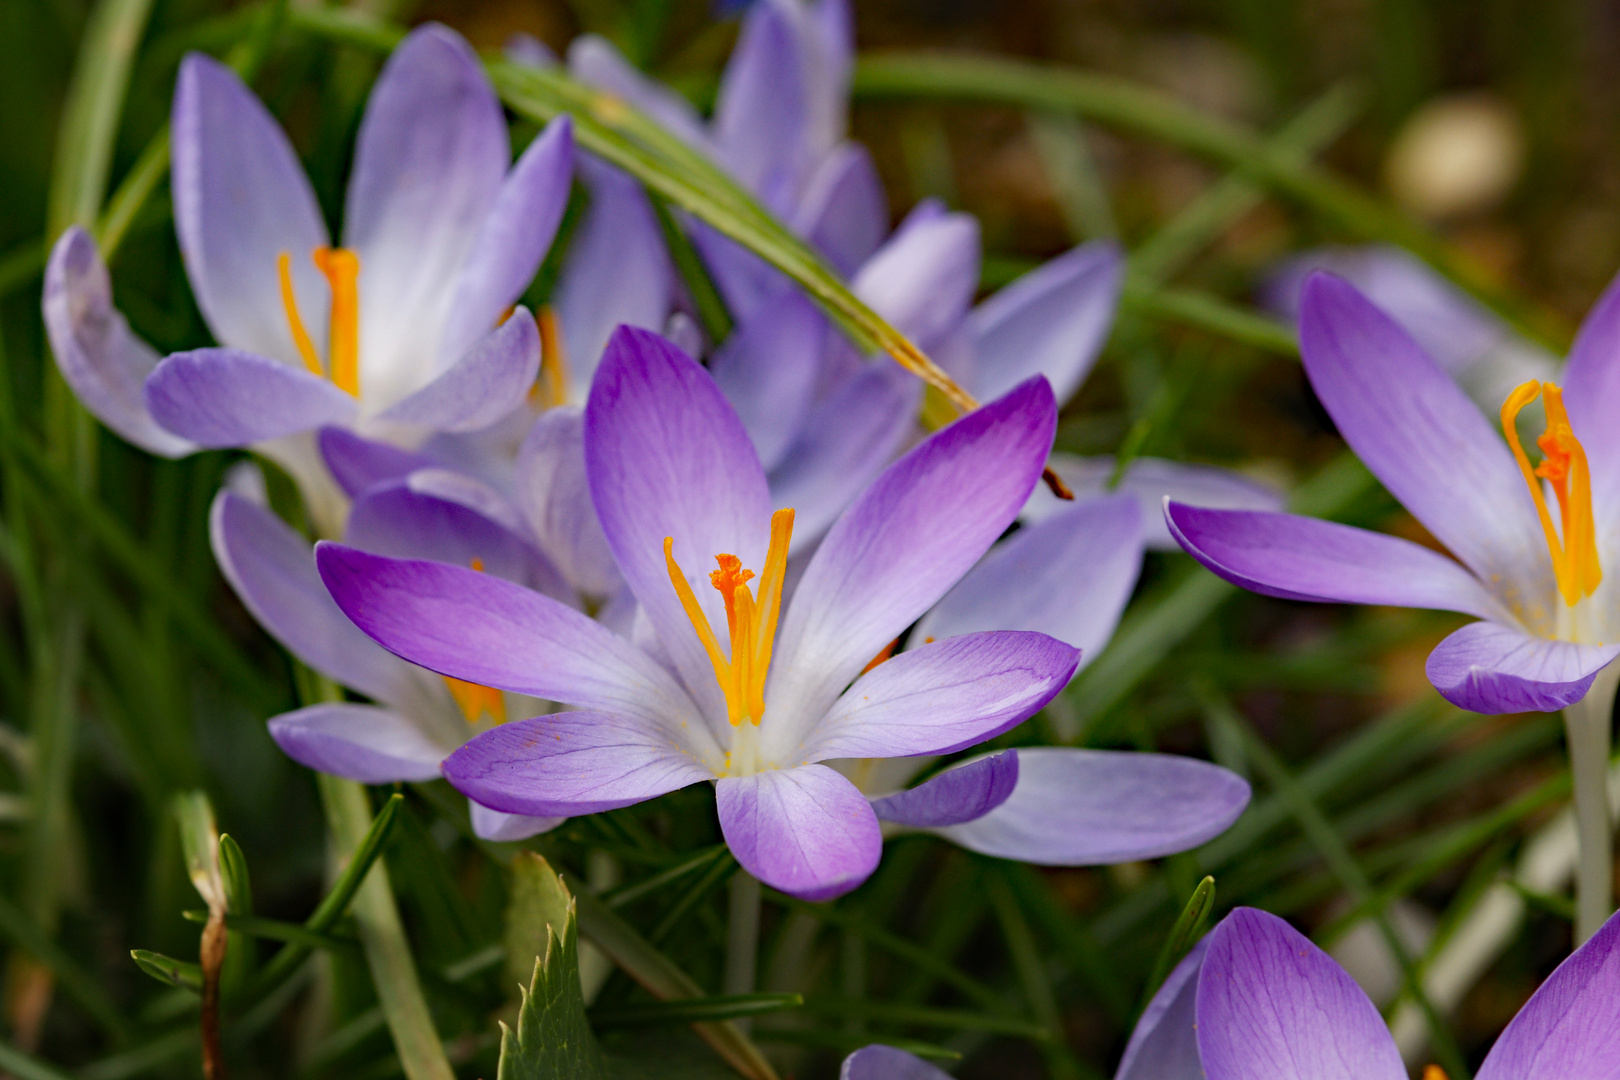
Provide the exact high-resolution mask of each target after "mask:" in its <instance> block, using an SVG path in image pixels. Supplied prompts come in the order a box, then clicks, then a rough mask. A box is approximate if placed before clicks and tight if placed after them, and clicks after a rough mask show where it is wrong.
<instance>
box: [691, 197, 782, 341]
mask: <svg viewBox="0 0 1620 1080" xmlns="http://www.w3.org/2000/svg"><path fill="white" fill-rule="evenodd" d="M685 224H686V228H687V235H688V236H690V237H691V240H692V246H693V247H695V248H697V250H698V253H699V254H700V255H702V256H703V263H704V265H705V266H706V267H708V270H709V277H710V278H712V279H713V280H714V284H715V287H716V288H718V289H719V290H720V296H721V299H723V300H725V302H726V309H727V310H728V311H730V312H731V315H732V317H733V318H734V319H736V320H737V321H739V322H747V321H748V320H750V319H752V318H753V317H754V316H755V315H756V314H757V313H758V312H759V309H760V308H761V307H762V306H763V305H764V303H765V302H766V301H767V300H769V299H770V298H771V297H773V296H775V295H776V294H777V293H779V292H781V291H783V290H784V289H788V288H791V287H792V285H791V283H790V282H789V281H788V279H787V278H786V277H784V276H783V274H782V272H781V271H779V270H777V269H776V268H775V267H774V266H772V265H771V264H770V263H768V262H766V261H765V260H764V259H761V258H760V257H759V256H758V255H755V254H754V253H753V252H752V251H749V250H748V249H747V248H745V247H743V246H742V245H741V244H739V243H737V242H736V241H735V240H732V239H731V238H730V237H728V236H726V235H725V234H723V233H720V232H718V231H716V230H715V229H713V228H711V227H710V226H709V225H707V224H706V223H704V222H702V221H699V220H697V219H695V218H688V219H686V222H685Z"/></svg>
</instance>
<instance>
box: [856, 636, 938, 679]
mask: <svg viewBox="0 0 1620 1080" xmlns="http://www.w3.org/2000/svg"><path fill="white" fill-rule="evenodd" d="M928 640H929V641H932V640H934V639H933V638H929V639H928ZM898 644H900V639H899V638H895V639H894V640H893V641H891V642H889V643H888V644H887V645H885V646H883V648H881V649H879V650H878V654H877V655H876V656H874V657H872V659H870V660H868V661H867V663H866V666H865V667H863V668H861V674H862V675H865V674H866V673H867V672H868V671H871V670H872V669H873V668H875V667H877V666H878V665H879V664H881V663H883V661H885V660H887V659H889V657H891V656H893V655H894V647H895V646H896V645H898Z"/></svg>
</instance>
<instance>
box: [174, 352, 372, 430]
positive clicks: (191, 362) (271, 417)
mask: <svg viewBox="0 0 1620 1080" xmlns="http://www.w3.org/2000/svg"><path fill="white" fill-rule="evenodd" d="M145 394H146V407H147V409H148V410H150V412H151V414H152V418H153V419H154V420H156V421H157V422H158V423H159V424H162V425H163V426H164V427H165V428H166V429H168V430H169V431H171V432H173V433H174V434H176V435H178V436H180V437H181V438H185V439H189V440H191V441H192V442H194V443H196V444H197V445H198V446H204V447H208V448H210V449H213V448H219V447H231V446H251V445H252V444H253V443H257V442H264V441H266V440H269V439H278V438H281V437H282V436H284V435H296V434H298V433H299V432H301V431H309V430H311V429H312V428H318V427H322V426H324V425H327V424H347V423H348V422H349V421H351V420H352V419H353V418H354V415H355V412H356V410H357V408H358V403H357V402H356V401H355V399H354V398H352V397H350V396H349V395H348V394H346V393H344V392H343V391H342V390H339V389H338V388H337V387H336V386H333V385H332V384H331V383H330V382H328V381H326V380H325V379H323V378H321V377H320V376H318V375H311V374H310V373H309V372H307V371H304V370H302V369H301V368H295V367H292V366H290V365H288V364H283V363H280V362H279V361H276V360H271V359H268V358H266V357H263V356H259V355H257V354H255V353H248V352H239V351H238V350H236V349H193V350H192V351H191V352H182V353H174V354H172V355H170V356H166V357H164V358H163V361H162V362H161V363H159V364H158V366H157V368H156V369H154V370H153V372H152V374H151V376H150V377H149V378H148V379H147V380H146V387H145Z"/></svg>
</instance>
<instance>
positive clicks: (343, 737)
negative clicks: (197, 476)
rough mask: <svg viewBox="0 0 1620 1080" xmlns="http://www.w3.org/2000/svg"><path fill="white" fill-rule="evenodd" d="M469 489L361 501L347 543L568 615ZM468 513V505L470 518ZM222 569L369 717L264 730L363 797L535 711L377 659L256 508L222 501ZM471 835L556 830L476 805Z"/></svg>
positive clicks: (308, 716)
mask: <svg viewBox="0 0 1620 1080" xmlns="http://www.w3.org/2000/svg"><path fill="white" fill-rule="evenodd" d="M470 483H471V482H470V481H468V480H466V479H465V478H463V477H458V476H455V475H452V474H445V473H442V472H440V473H434V472H432V471H423V472H420V473H417V474H414V475H413V476H412V477H410V478H409V479H408V480H402V481H398V482H395V483H393V484H383V485H379V486H377V487H374V488H372V489H371V490H370V491H368V492H366V493H365V494H364V495H363V496H362V497H361V498H360V499H359V500H358V501H357V502H356V503H355V505H354V507H353V509H352V511H351V512H350V514H349V519H348V524H347V528H346V532H345V534H344V539H345V541H346V542H348V543H350V544H354V545H356V546H357V547H359V548H363V549H365V550H370V551H376V552H380V553H384V554H388V555H394V556H410V557H415V558H432V559H439V560H441V561H446V562H451V563H454V564H456V565H460V566H467V567H477V568H479V569H480V570H482V571H484V572H487V573H489V574H492V575H495V576H497V577H501V578H503V579H505V580H509V581H515V582H518V583H520V584H522V585H524V586H526V587H531V588H535V589H538V590H540V591H542V592H545V593H546V594H548V595H550V596H553V597H556V598H557V599H559V600H560V601H562V602H565V603H567V602H573V597H572V595H571V593H570V592H569V590H568V588H567V586H566V584H564V583H563V582H562V581H561V579H560V576H559V575H558V574H557V572H556V570H555V569H554V568H552V567H551V566H550V564H549V563H548V562H547V561H546V559H545V557H544V556H543V555H542V554H540V552H538V551H537V550H535V549H534V548H533V547H532V546H531V545H529V544H527V543H525V542H524V541H523V540H522V539H521V537H519V536H518V535H517V534H516V533H515V532H514V531H512V530H510V529H507V528H502V527H501V526H500V525H499V524H497V523H496V522H495V521H493V520H491V519H490V518H489V517H488V516H487V514H488V513H489V512H490V507H491V503H490V502H489V500H488V499H483V498H479V493H478V492H477V491H476V490H475V489H470ZM469 504H471V505H469ZM209 535H210V540H211V543H212V546H213V549H214V558H215V560H216V561H217V562H218V563H219V566H220V569H221V571H222V572H223V573H224V575H225V578H226V580H227V581H229V582H230V584H231V588H232V589H233V590H235V592H236V595H237V596H238V597H239V598H240V599H241V601H242V603H243V605H244V606H245V607H246V608H247V609H248V611H249V612H250V613H251V614H252V615H253V617H254V618H255V619H256V620H257V621H258V623H259V625H260V626H262V627H264V629H265V631H266V632H267V633H269V634H270V636H271V637H273V638H275V639H276V640H277V641H278V642H280V643H281V645H282V646H283V647H285V648H286V649H287V651H288V652H290V653H291V654H292V655H293V656H295V657H297V658H298V659H299V660H301V661H303V662H304V663H305V664H307V665H308V666H309V667H311V668H313V669H314V670H315V671H317V672H319V673H321V674H322V675H325V676H326V677H327V678H329V679H331V680H333V681H334V682H336V683H338V684H340V685H343V686H346V687H349V688H350V689H352V690H356V691H358V692H360V693H362V694H364V695H366V696H367V697H369V698H371V699H372V701H373V702H374V704H359V703H354V702H325V703H322V704H318V705H311V706H308V707H306V708H302V709H298V710H296V711H294V712H290V713H283V714H282V715H280V716H275V717H272V718H271V719H270V722H269V724H270V735H271V737H272V738H274V739H275V741H276V744H277V745H278V746H280V747H281V749H282V750H283V751H284V752H285V753H286V754H287V756H288V757H291V758H292V759H293V760H294V761H297V762H298V763H299V764H301V765H304V766H307V767H308V768H311V769H315V770H317V771H319V772H325V773H331V774H333V775H335V776H342V777H346V778H347V779H350V780H357V781H360V782H361V783H366V784H390V783H396V782H405V781H423V780H434V779H437V778H438V776H439V767H440V764H441V763H442V762H443V761H444V759H445V758H446V757H448V756H449V755H450V754H451V753H453V752H454V751H455V750H456V749H457V748H459V747H460V746H462V745H463V744H464V743H466V742H467V741H468V740H469V739H471V738H473V737H474V736H476V735H478V734H479V733H481V732H484V731H487V730H489V729H490V728H492V727H494V726H495V725H496V724H498V723H501V722H504V721H505V720H506V719H507V718H508V716H519V715H528V714H529V713H532V712H535V711H538V710H539V708H541V707H542V706H541V703H539V702H536V701H534V700H533V699H530V698H524V697H522V696H520V695H514V694H502V693H500V692H499V691H495V690H491V689H490V688H488V687H484V686H479V685H475V684H471V683H462V682H459V681H456V680H451V679H446V678H444V677H442V676H440V675H436V674H434V673H433V672H431V671H428V670H426V669H425V668H420V667H417V666H416V665H415V664H412V663H409V662H407V661H405V660H401V659H400V658H399V657H397V656H394V655H392V654H391V653H389V652H388V651H387V650H385V649H383V648H382V647H381V646H380V645H378V644H377V643H376V642H374V641H372V640H371V639H370V638H368V637H367V636H366V635H365V634H363V633H361V632H360V631H359V630H358V629H357V628H356V627H355V625H354V624H353V623H352V622H350V621H349V619H348V618H347V617H346V616H345V615H344V614H343V612H342V611H340V610H339V609H338V606H337V605H336V604H335V603H333V602H332V598H331V596H330V594H328V592H327V591H326V587H325V586H324V585H323V584H322V583H321V579H320V575H319V574H318V573H317V572H316V569H315V553H314V550H313V549H312V548H311V546H310V544H309V542H308V541H307V540H305V539H304V538H303V537H302V536H300V535H299V534H298V533H297V532H295V531H294V530H293V529H292V528H291V527H289V526H288V525H287V524H286V523H285V522H283V521H282V520H281V519H280V518H278V517H277V516H276V515H275V514H274V513H273V512H272V511H271V510H270V509H269V508H268V507H267V506H264V505H262V504H261V503H259V502H258V501H256V500H255V499H254V498H252V497H251V496H249V495H247V494H244V493H241V492H238V491H232V490H226V491H222V492H220V494H219V495H218V496H217V497H216V498H215V500H214V505H213V509H212V511H211V513H210V515H209ZM469 809H470V811H471V816H472V825H473V829H474V831H475V832H477V834H478V835H479V836H481V837H484V838H485V839H489V840H520V839H523V838H524V837H527V836H533V835H534V834H535V833H538V832H544V831H545V830H547V829H550V828H552V827H554V826H555V825H556V824H558V822H560V821H561V820H562V818H560V817H557V816H527V815H519V814H505V813H501V812H500V811H497V810H491V809H489V808H487V807H484V806H481V805H479V804H478V803H476V802H474V803H470V804H469Z"/></svg>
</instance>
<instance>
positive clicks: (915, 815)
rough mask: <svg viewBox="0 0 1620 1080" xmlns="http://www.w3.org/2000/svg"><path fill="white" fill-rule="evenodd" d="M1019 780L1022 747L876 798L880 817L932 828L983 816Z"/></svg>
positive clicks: (999, 802)
mask: <svg viewBox="0 0 1620 1080" xmlns="http://www.w3.org/2000/svg"><path fill="white" fill-rule="evenodd" d="M1017 784H1018V751H1016V750H1005V751H1003V752H1001V753H999V754H991V755H990V756H988V757H982V758H979V759H978V760H976V761H970V762H968V763H967V764H965V765H958V766H957V767H955V768H953V769H947V770H945V771H944V772H942V773H940V774H939V775H938V776H934V777H931V778H929V779H928V780H927V781H925V782H923V783H921V784H918V785H917V786H916V787H914V788H910V789H908V790H906V791H902V792H899V793H898V794H895V795H888V796H885V797H884V798H881V799H873V800H872V810H873V812H875V813H876V814H877V816H878V818H879V819H880V820H883V821H892V822H894V823H895V824H897V825H912V826H915V827H917V828H930V827H938V826H942V825H960V824H961V823H962V822H964V821H972V820H973V819H974V818H980V817H983V816H984V815H986V814H988V813H989V812H990V811H992V810H994V809H995V808H996V807H998V806H1000V805H1001V804H1002V803H1004V802H1006V801H1007V798H1008V796H1010V795H1011V794H1012V793H1013V788H1014V787H1015V786H1017Z"/></svg>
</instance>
